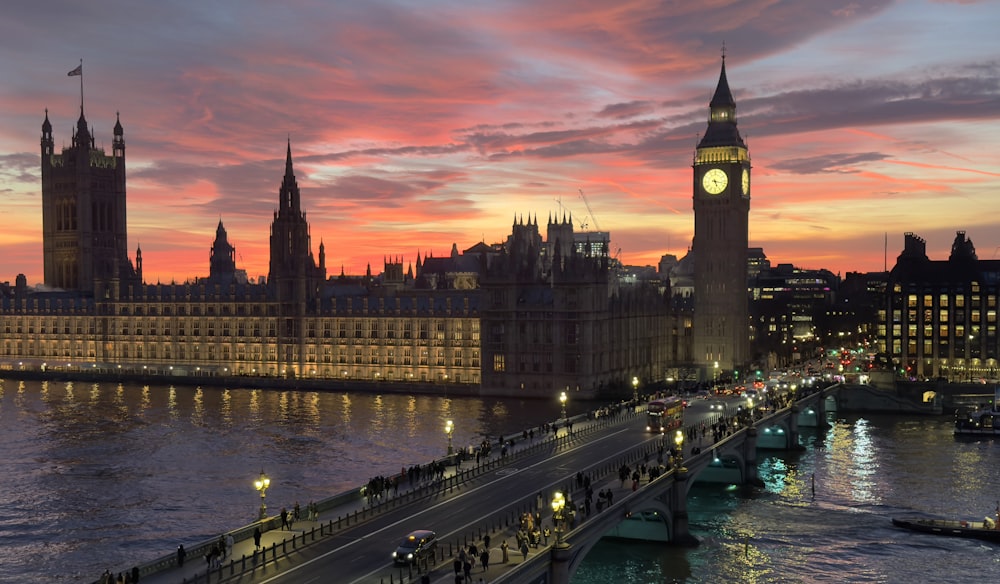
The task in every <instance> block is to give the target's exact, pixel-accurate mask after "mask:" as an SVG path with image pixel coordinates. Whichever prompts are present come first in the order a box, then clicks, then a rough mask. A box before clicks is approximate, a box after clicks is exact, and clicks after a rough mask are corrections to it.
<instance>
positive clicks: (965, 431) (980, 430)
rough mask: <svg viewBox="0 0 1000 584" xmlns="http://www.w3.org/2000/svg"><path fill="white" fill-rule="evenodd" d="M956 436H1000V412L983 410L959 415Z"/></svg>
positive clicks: (956, 423)
mask: <svg viewBox="0 0 1000 584" xmlns="http://www.w3.org/2000/svg"><path fill="white" fill-rule="evenodd" d="M955 436H1000V410H997V409H995V408H983V409H979V410H975V411H971V412H967V413H965V414H959V415H958V416H957V417H956V418H955Z"/></svg>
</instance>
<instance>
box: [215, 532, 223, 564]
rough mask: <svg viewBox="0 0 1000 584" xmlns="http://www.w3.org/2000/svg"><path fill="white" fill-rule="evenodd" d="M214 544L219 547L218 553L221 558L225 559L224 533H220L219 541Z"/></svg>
mask: <svg viewBox="0 0 1000 584" xmlns="http://www.w3.org/2000/svg"><path fill="white" fill-rule="evenodd" d="M215 545H217V546H218V547H219V555H220V557H221V558H222V559H225V557H226V536H225V535H220V536H219V543H217V544H215Z"/></svg>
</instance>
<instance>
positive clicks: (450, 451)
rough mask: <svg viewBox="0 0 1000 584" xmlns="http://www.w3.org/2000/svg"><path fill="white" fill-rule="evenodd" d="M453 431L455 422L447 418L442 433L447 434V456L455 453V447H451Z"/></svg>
mask: <svg viewBox="0 0 1000 584" xmlns="http://www.w3.org/2000/svg"><path fill="white" fill-rule="evenodd" d="M454 431H455V424H453V423H452V422H451V420H448V421H447V422H445V423H444V433H445V434H447V435H448V456H451V455H452V454H454V453H455V449H454V448H452V447H451V433H452V432H454Z"/></svg>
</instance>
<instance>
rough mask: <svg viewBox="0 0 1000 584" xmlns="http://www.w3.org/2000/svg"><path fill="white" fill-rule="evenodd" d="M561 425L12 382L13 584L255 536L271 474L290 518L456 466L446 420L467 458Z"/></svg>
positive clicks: (4, 569) (4, 539)
mask: <svg viewBox="0 0 1000 584" xmlns="http://www.w3.org/2000/svg"><path fill="white" fill-rule="evenodd" d="M13 383H17V386H16V387H17V391H16V392H8V391H4V388H5V387H14V385H13ZM557 415H558V404H555V405H551V404H549V403H547V402H533V401H528V402H525V401H521V400H493V399H491V400H490V401H489V402H485V401H484V400H482V399H478V398H455V397H444V396H441V397H437V396H426V395H418V396H413V395H391V394H386V395H371V394H360V393H358V394H352V393H340V392H329V393H326V392H302V391H264V390H260V389H252V388H229V389H217V388H200V387H187V386H166V385H164V386H157V385H152V386H148V385H147V386H139V385H131V384H127V383H126V384H108V383H105V384H89V383H88V384H85V385H82V386H81V385H79V384H73V383H72V382H70V383H63V382H60V383H54V382H52V383H49V382H27V383H22V382H11V381H0V448H2V449H3V455H4V459H5V460H6V461H10V462H9V463H8V464H7V465H6V467H5V488H4V489H2V490H0V543H2V544H3V545H4V548H5V550H6V551H5V561H4V562H3V563H0V581H7V580H10V579H12V578H14V576H15V575H18V578H19V580H20V581H40V580H48V581H55V582H59V581H71V580H75V579H77V578H76V577H74V576H72V573H77V574H79V575H80V577H81V578H87V579H90V578H91V577H92V576H94V577H96V575H98V574H100V572H102V571H103V570H104V568H106V567H108V566H109V565H128V564H131V563H133V562H135V561H138V560H145V559H150V558H151V557H152V556H155V555H158V554H160V553H166V552H169V551H170V550H172V549H175V548H176V546H177V544H178V543H181V542H191V541H200V540H201V539H204V538H207V537H211V536H213V535H214V534H217V533H220V532H223V531H226V530H228V529H230V528H232V527H235V526H238V525H243V524H245V523H247V522H248V521H250V520H252V519H253V518H254V517H255V515H256V512H257V510H258V506H259V495H258V493H257V492H256V491H255V490H254V489H253V486H252V481H253V479H254V478H255V477H256V476H257V475H258V474H259V472H260V469H261V468H266V469H267V472H268V475H269V476H271V478H272V483H271V487H270V488H269V489H268V502H269V505H268V506H269V507H272V506H274V508H277V509H280V507H281V506H282V505H291V504H292V503H294V501H296V500H299V501H309V500H320V499H323V498H325V497H328V496H331V495H333V494H336V493H339V492H342V491H344V490H347V489H352V488H355V487H356V486H358V485H361V484H363V483H364V482H366V481H367V480H368V479H369V478H370V477H371V476H374V475H377V474H392V473H395V472H398V471H399V469H400V468H401V467H405V466H409V465H412V464H423V463H426V462H428V461H430V460H433V459H435V458H437V457H440V456H442V455H444V453H445V451H446V448H447V439H446V436H445V434H444V431H443V428H444V420H446V419H452V420H454V423H455V432H454V435H453V440H454V444H455V446H456V447H459V446H463V445H466V444H476V443H478V442H479V441H480V440H481V439H482V437H483V436H485V435H489V436H496V435H497V434H499V433H501V432H505V433H513V432H520V431H521V430H522V429H525V428H528V427H531V426H537V425H539V424H541V423H543V422H546V421H551V420H553V419H555V417H556V416H557ZM64 570H65V571H64Z"/></svg>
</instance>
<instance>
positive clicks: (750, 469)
mask: <svg viewBox="0 0 1000 584" xmlns="http://www.w3.org/2000/svg"><path fill="white" fill-rule="evenodd" d="M743 482H744V483H745V484H748V485H754V486H756V487H763V486H764V481H762V480H760V478H759V477H758V476H757V427H756V426H750V427H749V428H747V437H746V440H744V442H743Z"/></svg>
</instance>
